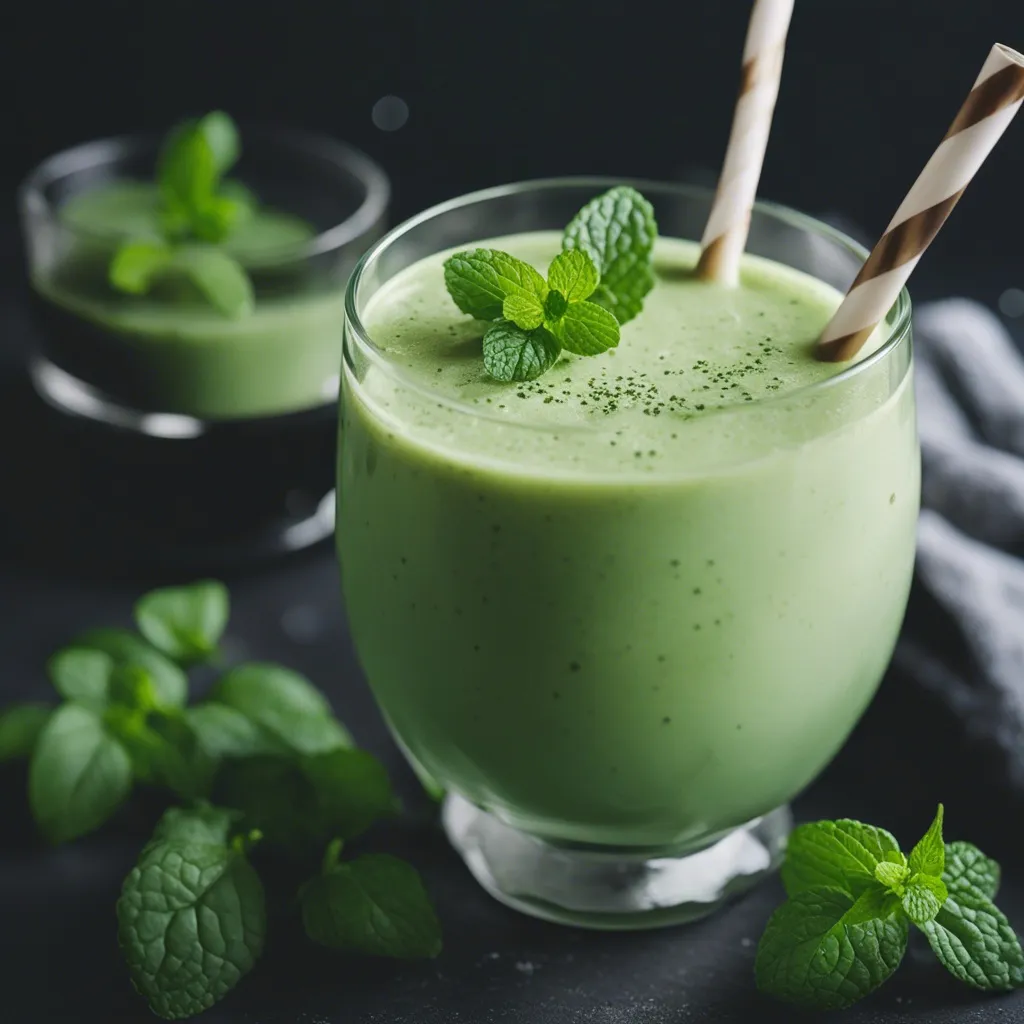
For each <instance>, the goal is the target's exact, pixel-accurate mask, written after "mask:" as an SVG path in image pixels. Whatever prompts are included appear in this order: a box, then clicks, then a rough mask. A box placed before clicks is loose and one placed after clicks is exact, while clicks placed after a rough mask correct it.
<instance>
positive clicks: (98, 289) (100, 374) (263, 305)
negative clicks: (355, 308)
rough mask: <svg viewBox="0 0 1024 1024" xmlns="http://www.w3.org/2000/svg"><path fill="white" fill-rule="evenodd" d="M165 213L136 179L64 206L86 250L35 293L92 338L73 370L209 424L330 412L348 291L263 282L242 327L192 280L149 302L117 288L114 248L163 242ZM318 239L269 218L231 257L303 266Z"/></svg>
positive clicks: (80, 348)
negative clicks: (320, 408) (303, 256)
mask: <svg viewBox="0 0 1024 1024" xmlns="http://www.w3.org/2000/svg"><path fill="white" fill-rule="evenodd" d="M158 210H159V194H158V191H157V189H156V187H155V186H154V185H151V184H147V183H144V182H130V181H129V182H119V183H117V184H114V185H107V186H103V187H101V188H97V189H95V190H92V191H88V192H84V193H81V194H79V195H77V196H74V197H72V198H71V199H70V200H69V201H68V202H66V203H65V204H64V205H63V206H62V207H61V209H60V218H61V222H62V223H63V224H65V225H66V226H67V227H69V228H70V229H72V230H73V231H74V233H75V234H74V236H73V237H74V239H75V245H74V247H73V248H72V250H71V251H70V252H69V253H68V254H67V256H66V257H65V258H64V259H63V260H61V261H60V262H59V263H57V265H56V266H55V268H54V269H53V270H52V271H51V272H50V273H48V274H46V275H45V276H44V275H39V276H37V277H36V279H35V280H34V282H33V285H34V287H35V289H36V291H37V292H38V294H39V295H40V296H42V297H43V298H44V299H45V300H46V302H47V303H49V304H51V305H52V306H53V307H55V308H56V309H57V310H59V311H61V312H64V313H66V314H70V316H71V317H73V318H75V319H76V320H78V321H80V322H81V323H82V324H84V325H85V326H86V327H87V328H89V329H90V332H89V334H88V335H87V336H86V337H77V336H76V337H75V338H74V339H73V340H72V341H71V342H70V343H69V344H68V345H66V346H65V348H66V349H67V352H66V353H65V355H67V357H68V361H69V362H71V364H72V365H71V367H69V368H73V369H75V370H78V373H77V374H76V375H79V376H81V377H83V379H86V380H87V381H88V382H90V383H94V384H95V385H96V386H97V387H99V388H100V390H108V391H110V392H112V393H113V394H115V395H116V396H117V397H118V398H120V399H121V400H123V401H125V402H126V403H128V404H133V403H134V404H137V405H139V406H141V407H142V408H148V409H157V410H159V411H163V412H176V413H185V414H189V415H193V416H198V417H200V418H208V419H234V418H244V417H251V416H265V415H274V414H278V413H286V412H293V411H296V410H300V409H305V408H310V407H312V406H317V405H322V404H323V403H325V402H330V401H331V400H332V399H333V397H334V395H335V394H336V390H337V375H338V366H339V364H340V360H341V324H342V318H343V305H344V302H343V294H342V292H341V290H340V289H333V290H330V291H324V290H323V288H322V287H314V286H313V285H312V284H311V283H310V282H309V281H308V280H306V278H305V277H304V275H303V274H302V273H301V272H300V271H296V272H294V273H293V274H292V275H291V277H290V278H287V277H280V278H279V280H277V281H276V282H275V283H274V286H273V287H270V288H266V287H264V288H261V287H260V286H259V278H257V279H256V280H257V299H256V307H255V310H254V311H253V313H252V314H250V315H248V316H245V317H241V318H239V319H231V318H229V317H225V316H224V315H223V314H221V313H219V312H218V311H217V310H216V309H214V308H212V307H211V306H210V304H209V303H208V302H207V301H206V300H205V299H204V298H203V297H202V296H201V295H200V294H198V292H197V291H194V290H192V289H190V288H189V287H188V286H187V285H186V284H184V283H183V282H180V281H177V282H170V283H167V284H165V285H162V286H160V287H158V288H156V289H154V291H153V292H152V293H151V294H150V295H146V296H136V295H124V294H121V293H118V292H115V291H114V290H113V289H112V288H111V287H110V286H109V284H108V282H107V279H106V274H107V266H108V264H109V261H110V257H111V255H112V252H113V248H114V247H115V246H116V244H117V243H118V242H119V241H121V240H123V239H124V238H147V237H150V238H158V237H159V231H158ZM312 233H313V232H312V229H311V228H310V227H309V225H308V224H306V223H305V222H303V221H301V220H300V219H299V218H297V217H293V216H291V215H289V214H286V213H282V212H279V211H275V210H269V209H265V208H259V209H258V210H257V211H256V212H255V213H254V214H253V216H252V218H251V219H250V220H249V221H247V222H245V223H243V224H242V225H241V226H240V227H239V228H238V229H237V230H236V231H235V232H233V233H232V235H231V236H230V237H229V238H228V239H227V240H226V241H225V242H224V243H223V248H224V249H225V251H226V252H228V254H229V255H231V256H233V257H234V258H235V259H237V260H239V261H240V262H241V263H242V264H243V265H245V266H246V267H248V268H250V271H251V272H255V273H259V271H260V270H261V268H272V267H274V266H275V264H277V265H281V264H285V265H286V264H287V262H288V261H289V260H292V261H293V262H294V261H295V255H294V254H295V250H296V247H297V246H299V245H301V243H303V242H305V241H308V239H309V238H310V237H312ZM295 265H296V266H301V262H299V263H298V264H295ZM68 324H69V322H68V321H67V320H65V321H64V328H63V333H67V329H68ZM61 362H62V363H63V362H64V360H61Z"/></svg>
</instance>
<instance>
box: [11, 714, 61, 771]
mask: <svg viewBox="0 0 1024 1024" xmlns="http://www.w3.org/2000/svg"><path fill="white" fill-rule="evenodd" d="M51 714H53V709H52V708H51V707H50V706H49V705H47V704H12V705H11V706H10V707H7V708H4V709H3V711H0V763H3V762H4V761H14V760H17V759H18V758H22V757H29V756H30V755H31V753H32V751H33V750H34V749H35V745H36V740H38V738H39V734H40V733H41V732H42V731H43V728H44V727H45V726H46V723H47V722H48V721H49V720H50V715H51Z"/></svg>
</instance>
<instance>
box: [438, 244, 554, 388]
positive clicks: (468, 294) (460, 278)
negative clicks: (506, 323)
mask: <svg viewBox="0 0 1024 1024" xmlns="http://www.w3.org/2000/svg"><path fill="white" fill-rule="evenodd" d="M444 283H445V286H446V287H447V289H448V294H449V295H451V297H452V299H453V300H454V301H455V305H456V306H458V307H459V309H461V310H462V312H463V313H468V314H469V315H470V316H472V317H476V319H477V320H496V319H497V318H498V317H500V316H501V315H502V312H501V311H502V306H503V305H504V302H505V297H506V296H508V295H518V296H520V297H521V298H527V299H529V298H536V299H539V300H541V301H542V302H543V300H544V298H545V297H546V295H547V292H548V286H547V285H546V284H545V283H544V278H543V277H541V276H540V274H539V273H538V272H537V271H536V270H535V269H534V268H533V267H531V266H530V264H529V263H524V262H523V261H522V260H517V259H516V258H515V257H514V256H510V255H509V254H508V253H507V252H501V251H500V250H498V249H469V250H466V251H464V252H457V253H455V254H454V255H452V256H449V257H448V259H446V260H445V261H444ZM509 379H511V378H509ZM524 379H525V378H524Z"/></svg>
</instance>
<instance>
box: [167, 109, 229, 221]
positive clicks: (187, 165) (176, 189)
mask: <svg viewBox="0 0 1024 1024" xmlns="http://www.w3.org/2000/svg"><path fill="white" fill-rule="evenodd" d="M219 177H220V175H219V172H218V170H217V158H216V157H215V155H214V152H213V147H212V146H211V145H210V141H209V139H207V137H206V135H205V133H204V132H203V131H202V130H201V129H200V128H199V126H198V124H197V122H195V121H186V122H185V123H183V124H180V125H178V126H177V127H175V128H173V129H171V131H170V132H169V133H168V134H167V138H166V139H165V140H164V144H163V147H162V148H161V152H160V157H159V160H158V163H157V184H158V185H159V188H160V195H161V198H162V199H163V202H164V205H165V207H166V210H167V214H168V216H167V218H166V221H165V229H167V230H168V231H169V232H170V233H171V234H172V235H180V234H183V233H185V232H186V231H187V230H188V228H189V227H190V226H191V225H190V220H191V214H192V212H193V211H195V210H197V209H201V208H202V207H203V205H204V204H205V203H206V202H207V201H208V200H209V199H210V198H211V197H212V196H213V195H214V192H215V190H216V185H217V180H218V178H219Z"/></svg>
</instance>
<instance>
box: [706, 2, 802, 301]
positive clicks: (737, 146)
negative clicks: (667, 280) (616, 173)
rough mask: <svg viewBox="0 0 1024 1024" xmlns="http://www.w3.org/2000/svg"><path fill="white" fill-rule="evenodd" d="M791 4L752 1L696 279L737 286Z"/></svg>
mask: <svg viewBox="0 0 1024 1024" xmlns="http://www.w3.org/2000/svg"><path fill="white" fill-rule="evenodd" d="M792 15H793V0H755V3H754V9H753V11H751V14H750V27H749V28H748V29H747V42H746V46H745V47H744V49H743V73H742V76H741V78H740V94H739V97H738V98H737V100H736V112H735V114H734V115H733V120H732V131H731V133H730V135H729V145H728V148H727V149H726V151H725V162H724V163H723V165H722V173H721V176H720V177H719V179H718V189H717V190H716V192H715V198H714V202H713V203H712V206H711V213H710V214H709V216H708V222H707V225H706V226H705V228H704V237H703V238H702V239H701V243H700V246H701V253H700V262H699V263H698V264H697V276H698V277H700V278H702V279H704V280H705V281H718V282H721V283H722V284H726V285H735V284H736V283H737V282H738V281H739V271H740V257H741V256H742V255H743V247H744V246H745V245H746V244H747V233H748V232H749V230H750V210H751V207H753V205H754V196H755V195H756V194H757V183H758V181H759V180H760V177H761V165H762V164H763V163H764V151H765V148H766V147H767V145H768V133H769V132H770V131H771V127H772V114H773V113H774V111H775V100H776V98H777V97H778V95H779V80H780V78H781V77H782V56H783V52H784V50H785V46H786V33H787V32H788V31H789V20H790V18H791V17H792Z"/></svg>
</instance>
